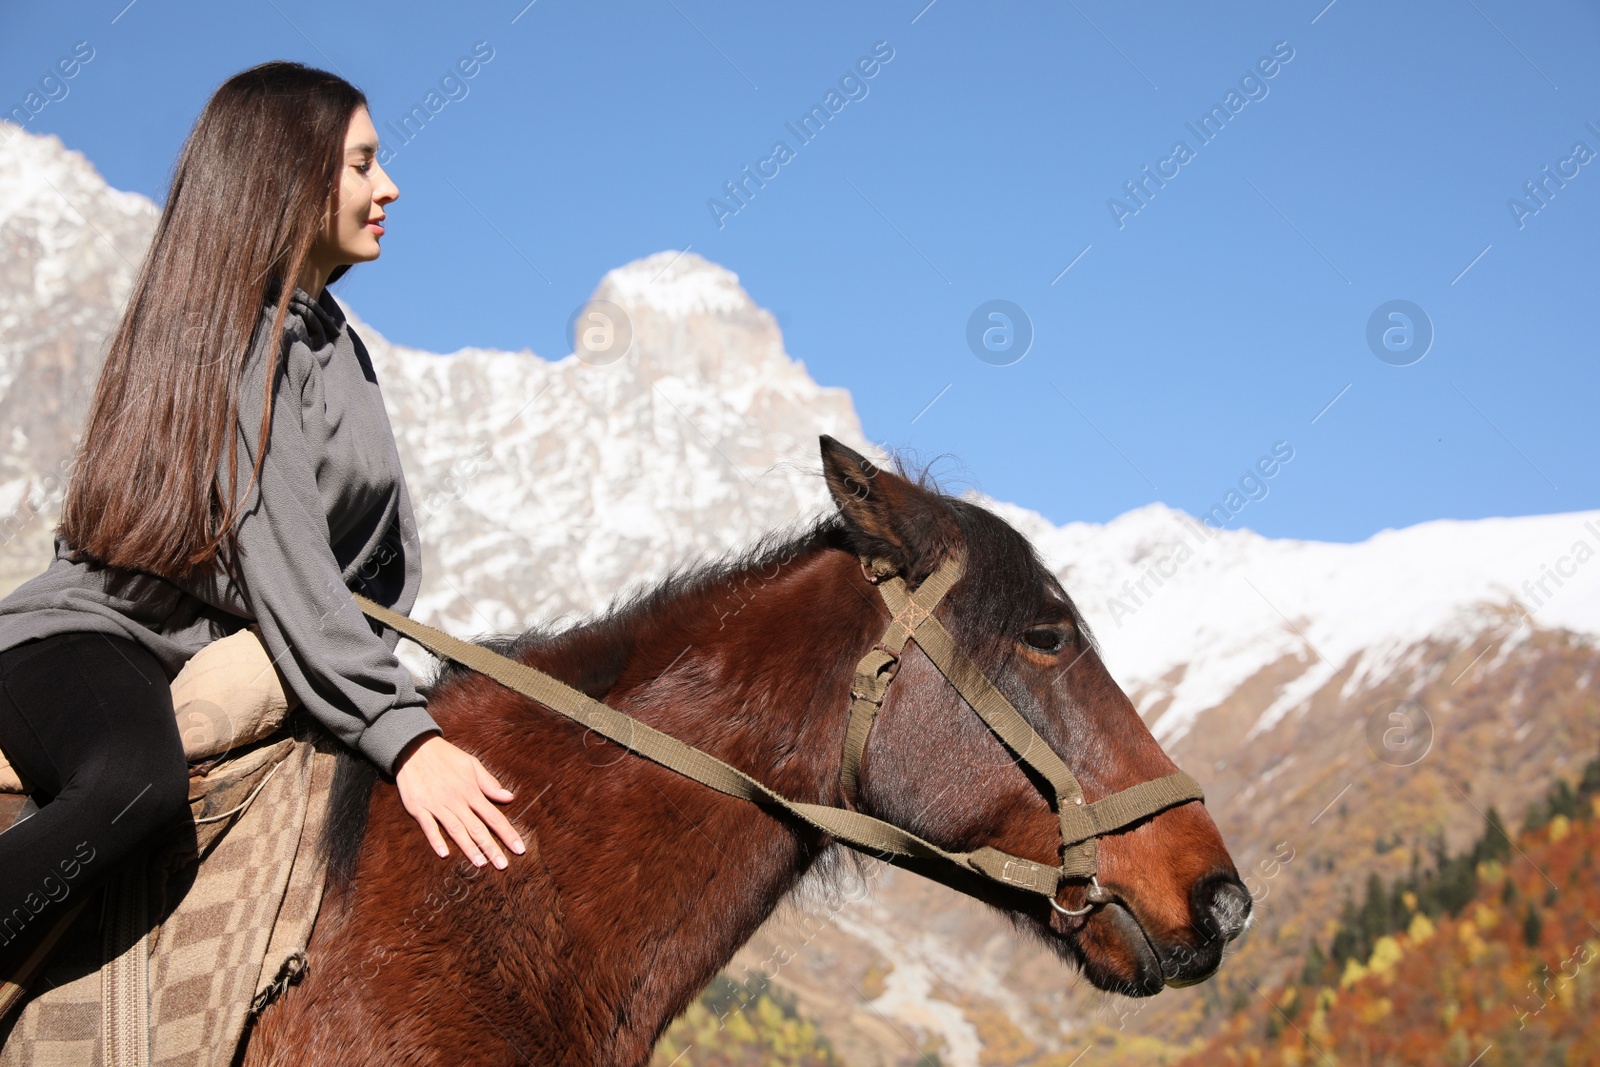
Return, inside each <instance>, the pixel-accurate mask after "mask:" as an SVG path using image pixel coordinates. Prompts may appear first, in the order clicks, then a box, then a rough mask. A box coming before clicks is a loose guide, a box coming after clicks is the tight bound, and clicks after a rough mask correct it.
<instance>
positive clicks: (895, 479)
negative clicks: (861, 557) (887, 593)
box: [821, 434, 960, 585]
mask: <svg viewBox="0 0 1600 1067" xmlns="http://www.w3.org/2000/svg"><path fill="white" fill-rule="evenodd" d="M821 445H822V476H823V478H824V480H825V481H826V482H827V483H828V492H829V493H830V494H832V496H833V501H834V503H835V504H837V505H838V506H839V514H840V516H841V517H843V519H844V523H845V527H846V529H847V530H848V531H849V533H850V534H851V540H852V542H853V547H854V548H856V550H857V551H859V552H861V553H863V554H866V555H872V556H883V557H886V558H887V559H888V560H889V561H890V562H891V563H893V564H894V565H895V566H896V567H897V568H900V569H901V570H903V571H904V572H905V576H906V579H907V580H908V581H909V582H911V583H912V584H913V585H915V584H916V583H918V582H920V581H921V580H922V579H923V578H925V577H927V576H928V575H929V574H931V573H932V572H933V570H934V568H935V567H937V566H938V565H939V563H940V562H941V561H942V560H943V559H944V557H945V555H946V554H947V553H948V552H949V550H950V549H951V548H952V547H954V545H955V544H956V543H957V541H958V540H959V537H960V534H959V531H958V530H957V527H956V525H955V520H954V519H953V518H952V516H951V515H950V511H949V509H948V508H946V507H945V506H944V504H943V503H942V502H941V501H940V500H939V498H938V497H937V496H936V495H935V494H933V493H930V492H928V491H927V490H926V489H923V488H921V487H920V486H917V485H914V484H912V483H911V482H909V481H907V480H906V479H904V478H902V477H900V476H899V475H898V474H895V473H894V472H892V471H886V470H883V469H882V468H880V467H878V466H876V465H875V464H874V463H873V462H872V461H871V460H869V459H867V458H866V457H865V456H863V455H862V454H861V453H859V452H857V451H856V450H855V449H853V448H850V447H849V446H848V445H844V444H841V443H840V442H839V441H837V440H835V439H834V438H832V437H829V436H828V435H827V434H823V435H822V437H821Z"/></svg>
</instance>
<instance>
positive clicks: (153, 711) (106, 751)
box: [0, 632, 188, 975]
mask: <svg viewBox="0 0 1600 1067" xmlns="http://www.w3.org/2000/svg"><path fill="white" fill-rule="evenodd" d="M0 749H4V751H5V753H6V756H7V757H8V758H9V759H10V761H11V764H12V766H14V767H15V768H16V769H17V770H18V772H20V773H21V775H22V777H23V778H24V779H26V780H28V781H29V782H31V783H32V784H33V787H34V789H35V794H34V799H35V800H36V801H40V802H41V804H42V806H41V807H40V809H39V811H38V813H37V814H35V815H33V816H32V817H31V818H29V819H27V820H25V821H23V822H21V823H18V824H17V825H16V826H14V827H12V828H11V829H9V830H7V831H5V832H4V833H0V975H4V974H6V973H9V971H10V970H11V969H12V968H13V967H15V966H16V965H17V964H18V963H20V962H21V961H22V959H23V958H25V956H26V954H27V952H28V950H29V949H31V947H32V946H33V944H34V943H35V941H36V940H37V939H38V938H40V937H42V936H43V935H44V934H45V932H46V931H47V930H48V929H49V927H50V926H51V925H52V924H53V923H54V922H55V921H56V919H57V918H59V917H60V916H61V915H63V914H64V913H65V912H66V911H67V909H68V908H69V907H71V905H70V904H68V903H67V901H75V900H76V899H78V898H79V897H80V895H81V894H84V893H87V892H89V891H90V890H92V889H93V888H94V886H95V885H96V884H98V883H99V882H100V880H101V879H102V878H104V877H105V876H106V875H107V874H108V873H110V871H111V870H112V868H113V867H114V866H115V865H116V863H117V862H118V861H119V860H121V859H122V858H123V857H125V856H127V855H128V854H130V853H131V852H133V851H134V850H135V849H136V848H137V847H139V846H140V845H141V844H143V843H144V842H145V841H147V840H148V839H149V838H150V837H151V836H152V834H154V833H155V832H156V831H157V830H159V829H162V828H163V827H166V826H169V825H171V824H172V822H173V821H174V820H177V819H181V818H184V817H186V816H187V815H188V770H187V767H186V765H185V763H184V758H183V743H182V741H181V739H180V738H179V736H178V724H177V721H176V719H175V717H174V715H173V710H172V690H171V688H170V685H169V683H168V681H167V677H166V675H165V674H164V673H163V672H162V670H161V667H160V665H159V664H158V663H157V662H156V660H155V658H154V657H153V656H151V655H150V653H149V652H147V651H145V649H143V648H142V647H140V646H139V645H138V644H136V643H135V642H133V641H130V640H128V639H126V638H122V637H113V636H111V635H109V634H102V633H90V632H82V633H70V634H57V635H55V636H53V637H46V638H41V639H39V640H37V641H30V642H27V643H26V644H22V645H18V646H17V647H16V648H13V649H10V650H8V651H6V652H3V653H0Z"/></svg>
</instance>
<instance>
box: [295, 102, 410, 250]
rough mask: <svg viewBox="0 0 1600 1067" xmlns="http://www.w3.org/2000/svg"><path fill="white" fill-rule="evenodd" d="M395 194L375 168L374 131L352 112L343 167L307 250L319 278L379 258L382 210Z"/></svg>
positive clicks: (361, 114) (366, 118)
mask: <svg viewBox="0 0 1600 1067" xmlns="http://www.w3.org/2000/svg"><path fill="white" fill-rule="evenodd" d="M399 198H400V190H399V189H398V188H397V187H396V186H395V184H394V182H392V181H390V180H389V175H387V174H385V173H384V171H383V168H382V167H380V166H379V165H378V131H377V129H376V128H374V127H373V125H372V116H371V115H369V114H368V113H367V109H366V108H364V107H358V108H356V110H355V113H354V114H353V115H351V116H350V127H349V129H347V130H346V131H345V135H344V165H343V166H342V167H341V169H340V178H339V190H338V194H337V195H336V196H335V197H334V201H333V205H332V211H331V214H330V215H329V217H328V221H327V224H326V225H325V226H324V228H323V231H322V233H321V234H320V235H318V237H317V241H316V243H315V244H314V245H313V247H312V249H311V258H312V260H313V261H315V262H316V264H317V265H318V266H320V267H321V268H323V273H324V275H326V273H327V272H329V271H332V270H333V268H335V267H338V266H341V265H343V264H346V263H366V262H368V261H370V260H374V259H377V258H378V256H379V255H380V254H381V253H382V249H381V248H379V245H378V242H379V239H380V238H382V237H383V225H382V220H383V217H384V214H385V211H384V209H385V207H386V206H387V205H389V204H390V203H392V202H393V201H395V200H398V199H399Z"/></svg>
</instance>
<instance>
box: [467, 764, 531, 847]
mask: <svg viewBox="0 0 1600 1067" xmlns="http://www.w3.org/2000/svg"><path fill="white" fill-rule="evenodd" d="M472 765H473V768H474V770H475V771H476V773H477V778H478V788H479V789H481V790H483V795H484V796H486V797H488V798H489V799H490V800H498V801H500V802H501V803H504V802H505V801H508V800H510V799H511V790H509V789H507V788H506V787H505V786H503V785H501V784H500V779H498V778H496V777H495V776H494V775H492V774H490V773H489V768H487V767H485V766H484V765H483V764H482V763H481V762H479V761H478V759H477V758H476V757H474V758H473V760H472ZM507 844H510V842H507ZM517 851H519V852H520V851H521V849H518V850H517Z"/></svg>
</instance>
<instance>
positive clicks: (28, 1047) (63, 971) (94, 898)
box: [0, 629, 337, 1067]
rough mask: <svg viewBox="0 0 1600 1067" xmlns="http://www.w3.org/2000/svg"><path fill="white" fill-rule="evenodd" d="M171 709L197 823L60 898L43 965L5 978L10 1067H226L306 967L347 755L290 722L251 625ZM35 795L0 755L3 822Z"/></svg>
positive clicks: (176, 687)
mask: <svg viewBox="0 0 1600 1067" xmlns="http://www.w3.org/2000/svg"><path fill="white" fill-rule="evenodd" d="M172 697H173V700H172V702H173V710H174V712H175V714H176V716H177V720H178V727H179V733H180V735H181V736H182V738H183V742H184V753H185V755H186V756H187V758H188V759H189V762H190V767H189V807H190V813H191V815H192V821H191V822H190V823H187V824H184V825H182V826H180V827H175V828H174V829H173V832H171V833H170V834H165V835H163V836H162V837H161V839H160V840H158V841H155V842H152V843H151V844H150V845H149V846H148V847H147V848H146V849H144V850H143V851H141V852H140V853H138V854H136V855H135V856H133V857H131V858H130V859H129V860H127V861H126V862H124V863H123V864H121V865H120V866H119V867H118V868H117V870H115V871H114V872H112V873H111V874H110V875H109V876H108V878H107V880H106V882H105V884H104V885H103V887H102V888H101V889H99V890H95V891H92V892H88V893H84V894H83V895H82V896H81V897H80V899H78V900H76V901H69V900H68V899H67V898H63V899H62V903H69V902H70V903H71V904H72V906H71V907H70V908H69V909H68V910H67V911H66V912H64V913H61V914H60V916H59V918H58V919H57V920H56V922H55V925H54V926H53V927H52V928H51V930H50V933H49V935H48V936H47V937H46V938H45V939H44V942H43V943H42V944H41V945H40V946H39V948H38V950H36V951H35V952H34V954H33V956H32V958H30V959H29V960H27V961H26V962H25V963H24V964H23V965H22V966H21V968H20V969H19V971H18V972H17V973H15V974H11V975H0V1067H10V1065H12V1064H31V1063H72V1064H84V1065H101V1067H147V1065H150V1064H162V1065H173V1067H176V1065H180V1064H182V1065H192V1067H211V1065H216V1067H223V1065H226V1064H229V1063H230V1062H231V1061H232V1059H233V1055H234V1050H235V1048H236V1047H237V1045H238V1043H239V1040H240V1038H241V1037H242V1035H243V1034H244V1032H245V1029H246V1027H247V1026H248V1025H249V1023H250V1021H251V1020H252V1019H253V1018H254V1015H255V1014H256V1013H257V1012H258V1011H260V1010H261V1009H262V1008H264V1007H265V1006H266V1004H267V1003H270V1001H271V1000H272V999H273V998H274V997H275V996H276V995H277V994H278V993H280V992H281V991H282V990H283V988H284V987H285V986H286V985H288V984H289V983H291V982H293V981H295V980H297V979H298V978H299V977H300V975H301V974H302V973H303V971H304V967H305V947H306V943H307V941H308V940H309V939H310V936H311V928H312V926H313V924H314V923H315V920H316V916H317V911H318V908H319V906H320V904H321V900H322V886H323V876H324V873H325V863H324V858H323V856H322V854H321V849H320V847H319V839H320V837H321V833H322V825H323V820H324V816H325V813H326V808H327V800H328V793H329V789H330V787H331V784H332V779H333V769H334V766H335V763H336V762H337V752H336V743H335V742H333V741H332V740H331V739H330V738H329V737H328V736H327V735H326V733H324V732H322V731H320V730H316V729H314V728H313V727H312V726H311V725H310V724H309V723H308V722H306V721H304V720H305V716H304V715H303V714H301V715H296V714H292V712H293V710H294V708H295V706H296V704H297V703H298V702H297V701H296V700H295V699H294V697H293V696H292V694H289V693H288V691H287V689H286V687H285V686H284V684H283V679H282V677H281V676H280V675H279V674H278V672H277V670H276V669H275V668H274V667H273V666H272V663H271V660H270V658H269V657H268V656H267V653H266V650H265V649H264V648H263V647H262V645H261V642H260V639H259V637H258V636H257V634H256V633H255V632H254V631H253V630H251V629H244V630H240V631H238V632H237V633H235V634H233V635H231V636H229V637H226V638H223V639H221V640H219V641H214V642H212V643H211V644H209V645H207V646H206V647H205V648H204V649H202V650H201V651H200V652H199V653H197V654H196V655H195V656H194V657H192V658H191V659H190V660H189V662H188V663H187V664H185V666H184V668H183V670H182V671H181V672H180V673H179V674H178V676H177V677H176V678H175V679H173V682H172ZM26 788H27V784H26V783H25V782H24V781H22V780H21V778H20V776H18V775H17V774H16V772H15V771H14V770H13V769H12V768H11V766H10V765H9V763H7V762H6V761H5V760H4V757H3V755H0V826H10V825H12V824H13V822H14V821H16V820H17V819H19V818H26V817H27V816H28V815H29V814H31V812H32V810H36V809H33V807H32V802H31V801H30V800H28V798H27V795H26V793H25V792H24V790H26ZM69 891H70V887H69Z"/></svg>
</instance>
